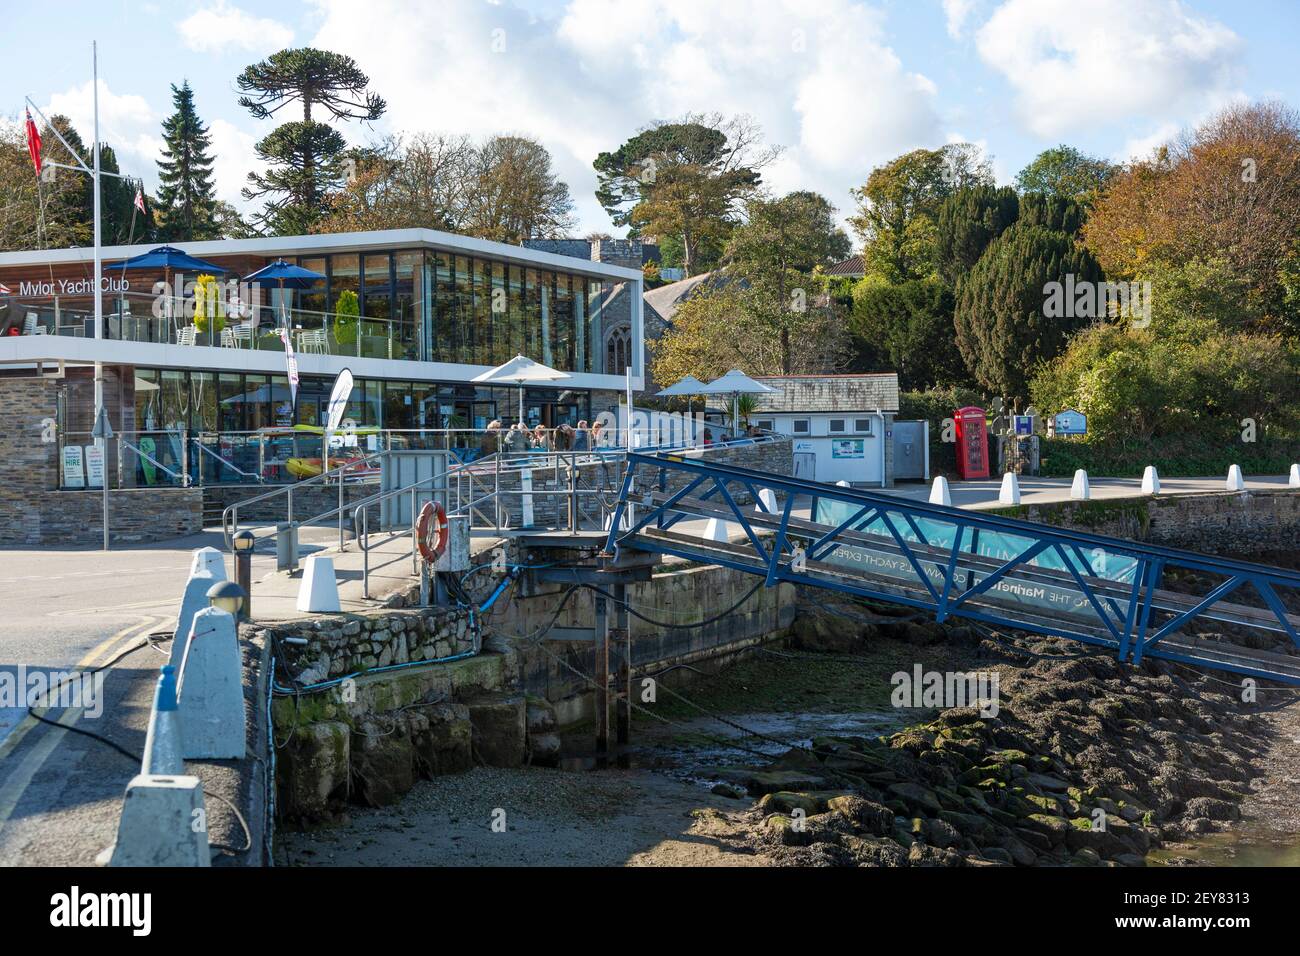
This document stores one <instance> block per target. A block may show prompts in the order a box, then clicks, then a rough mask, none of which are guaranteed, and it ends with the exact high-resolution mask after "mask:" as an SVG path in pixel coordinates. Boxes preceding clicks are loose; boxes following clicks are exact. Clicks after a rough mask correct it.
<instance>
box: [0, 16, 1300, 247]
mask: <svg viewBox="0 0 1300 956" xmlns="http://www.w3.org/2000/svg"><path fill="white" fill-rule="evenodd" d="M4 6H5V8H6V9H5V12H4V18H3V19H4V27H3V39H0V116H4V117H8V118H10V119H14V118H17V117H19V116H20V115H21V112H22V108H23V96H24V95H29V96H31V98H32V100H33V101H34V102H35V103H36V104H37V106H38V107H39V108H40V109H41V110H42V111H44V112H45V113H46V114H47V115H48V114H49V113H50V112H51V111H57V112H61V113H65V114H67V115H68V116H70V117H71V118H72V120H73V122H74V124H75V125H76V126H77V128H78V130H79V131H80V132H81V133H82V135H83V137H84V138H85V139H86V140H87V141H89V140H90V138H91V115H92V111H91V92H92V84H91V79H90V77H91V57H90V50H91V42H92V41H94V40H97V41H98V42H99V69H100V123H101V137H102V139H103V140H105V141H107V142H109V143H111V144H112V145H113V147H114V148H115V149H116V150H117V153H118V158H119V163H120V164H121V166H122V167H123V170H124V171H125V172H127V173H129V174H132V175H137V176H142V177H143V178H144V180H145V183H146V185H147V186H148V187H149V188H151V189H152V188H153V187H156V185H157V167H156V161H157V158H158V154H159V150H160V147H161V142H162V140H161V130H160V124H161V122H162V120H163V119H164V118H165V117H166V116H167V115H168V113H170V111H171V105H172V104H171V91H170V84H173V83H175V84H178V85H179V83H180V82H181V81H182V80H186V79H188V80H189V82H190V85H191V86H192V87H193V88H194V92H195V101H196V105H197V107H198V110H199V113H200V116H201V117H202V118H203V120H204V121H205V122H207V123H208V124H209V125H210V127H211V130H212V135H213V144H214V145H213V152H214V154H215V156H216V165H215V172H216V185H217V191H218V194H219V196H220V197H221V198H223V199H226V200H229V201H231V202H233V203H235V204H236V206H238V207H239V208H241V209H244V210H245V211H248V210H249V209H250V204H248V203H246V202H245V201H244V200H243V199H241V198H240V196H239V190H240V187H241V186H242V185H243V184H244V179H245V177H246V175H247V173H248V171H249V170H251V169H255V168H257V167H258V163H257V159H256V155H255V153H254V144H255V143H256V142H257V141H258V140H259V139H260V138H261V137H263V136H265V135H267V133H269V132H270V131H271V129H272V128H273V127H274V125H275V123H274V121H272V120H255V119H253V117H252V116H250V115H249V114H248V113H247V111H245V110H243V109H241V108H240V106H239V104H238V99H239V93H238V92H237V91H236V89H235V85H234V80H235V77H236V76H237V75H238V74H239V72H240V71H241V70H242V69H243V68H244V67H245V66H247V65H248V64H250V63H254V62H256V61H258V60H260V59H262V58H263V57H265V56H267V55H269V54H271V53H274V52H275V51H277V50H280V49H283V48H285V47H288V46H306V45H310V46H316V47H321V48H324V49H328V50H333V51H336V52H340V53H346V54H348V55H350V56H352V57H353V58H354V59H355V60H356V61H357V64H358V65H359V66H360V68H361V69H362V70H364V71H365V72H366V73H367V74H369V76H370V78H371V89H372V90H374V91H375V92H378V93H379V94H380V95H381V96H383V97H384V98H385V99H386V100H387V101H388V112H387V114H386V115H385V116H384V117H383V118H382V119H381V120H379V121H378V122H376V123H375V124H374V125H373V127H368V126H366V125H363V124H360V123H355V122H353V123H348V124H344V125H341V126H340V127H339V129H340V130H341V131H342V132H343V133H344V135H345V136H347V137H348V139H349V140H350V141H352V142H354V143H358V144H361V143H365V142H367V141H369V140H372V139H374V138H377V137H379V136H381V135H385V134H390V133H401V134H411V133H415V132H421V131H424V132H435V133H437V132H441V133H451V134H462V133H463V134H469V135H471V136H473V137H476V138H481V137H485V136H488V135H491V134H495V133H517V134H523V135H527V136H530V137H533V138H534V139H537V140H539V141H540V142H542V143H543V144H544V145H545V146H546V147H547V148H548V149H549V150H550V152H551V155H552V157H553V159H554V162H555V166H556V169H557V171H558V173H559V174H560V176H561V178H562V179H564V181H565V182H567V183H568V184H569V187H570V189H571V191H572V194H573V197H574V200H575V206H576V210H575V211H576V215H577V218H578V222H579V228H578V229H577V230H576V234H577V235H585V234H587V233H589V232H592V231H602V232H611V233H613V234H614V235H621V234H622V230H620V229H615V228H614V227H613V226H612V225H611V224H610V222H609V219H608V217H607V216H606V215H605V212H604V211H603V210H602V209H601V208H600V205H599V204H598V203H597V202H596V200H595V196H594V190H595V185H596V180H595V173H594V171H593V170H592V167H591V162H592V160H593V159H594V158H595V157H596V155H597V153H599V152H600V151H602V150H612V149H615V148H616V147H617V146H618V145H619V144H620V143H622V142H623V141H624V140H625V139H627V138H628V137H629V136H631V135H633V134H635V133H636V132H637V131H638V130H639V129H641V128H643V127H644V126H646V125H647V124H650V123H652V122H654V121H655V120H661V119H674V118H678V117H680V116H682V115H684V114H687V113H692V112H721V113H723V114H726V115H733V114H741V113H744V114H749V115H750V116H752V117H753V118H754V119H755V120H757V121H758V123H759V124H760V125H761V127H762V129H763V131H764V133H765V136H766V140H767V142H769V143H774V144H780V145H781V146H782V147H784V149H783V152H782V154H781V156H780V157H779V159H778V160H777V161H776V162H775V163H773V164H772V165H771V166H770V167H769V168H768V169H767V170H765V172H764V180H765V182H766V184H767V186H768V187H769V188H770V189H771V190H772V191H773V192H774V193H777V194H780V193H784V192H788V191H790V190H793V189H814V190H816V191H818V192H821V193H822V194H823V195H825V196H826V197H827V198H828V199H829V200H830V201H831V202H832V203H834V204H835V205H836V206H837V207H838V209H839V210H840V213H841V216H842V217H847V216H848V215H849V214H850V213H851V212H852V210H853V205H854V201H853V198H852V196H851V195H850V192H849V191H850V190H851V189H852V188H854V187H856V186H860V185H862V183H864V182H865V181H866V178H867V176H868V174H869V173H870V171H871V170H872V168H873V167H875V166H877V165H879V164H881V163H883V162H887V161H888V160H890V159H892V158H893V157H895V156H897V155H899V154H900V153H903V152H906V151H908V150H910V149H915V148H918V147H927V148H936V147H938V146H941V145H943V144H944V143H947V142H954V141H969V142H973V143H976V144H977V145H979V146H980V147H981V148H982V149H983V150H984V151H985V153H986V155H988V156H989V158H990V159H991V162H992V164H993V169H994V173H995V175H996V176H997V178H998V180H999V181H1000V182H1002V183H1009V182H1011V181H1012V180H1013V179H1014V177H1015V174H1016V172H1017V171H1019V170H1020V169H1021V168H1022V167H1023V166H1024V165H1025V164H1026V163H1028V162H1029V161H1030V160H1031V159H1032V158H1033V157H1034V156H1035V155H1037V154H1038V153H1039V152H1040V151H1042V150H1043V149H1046V148H1049V147H1051V146H1054V145H1057V144H1059V143H1069V144H1071V145H1073V146H1076V147H1078V148H1080V149H1082V150H1084V151H1085V152H1087V153H1090V154H1093V155H1097V156H1102V157H1105V158H1108V159H1111V160H1113V161H1116V162H1122V161H1125V160H1127V159H1129V158H1130V157H1133V156H1142V155H1145V154H1147V153H1148V152H1149V151H1150V150H1151V149H1152V148H1153V147H1155V146H1157V145H1159V144H1160V143H1161V142H1164V141H1166V140H1167V139H1168V138H1170V137H1171V136H1173V135H1175V134H1176V133H1177V132H1178V131H1179V130H1180V129H1183V128H1187V127H1189V126H1194V125H1195V124H1196V123H1198V122H1200V121H1202V120H1204V119H1205V118H1207V117H1208V116H1210V115H1211V114H1213V113H1214V112H1215V111H1216V110H1218V109H1220V108H1221V107H1223V106H1224V105H1226V104H1229V103H1231V102H1234V101H1239V100H1251V101H1253V100H1261V99H1281V100H1284V101H1286V102H1288V103H1289V104H1290V105H1292V106H1293V107H1296V108H1300V71H1297V70H1296V69H1295V58H1296V49H1297V40H1300V3H1296V2H1295V0H861V2H859V0H495V2H492V0H436V2H427V0H426V2H418V0H306V2H301V3H296V2H290V0H279V2H265V0H175V2H157V0H98V2H83V0H71V2H65V3H61V4H58V5H57V7H49V6H47V5H44V4H30V3H28V4H21V5H19V4H16V3H11V2H5V4H4Z"/></svg>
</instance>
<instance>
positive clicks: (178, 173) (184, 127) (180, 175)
mask: <svg viewBox="0 0 1300 956" xmlns="http://www.w3.org/2000/svg"><path fill="white" fill-rule="evenodd" d="M172 107H173V112H172V115H171V116H169V117H167V119H165V120H163V151H162V159H160V160H159V161H158V198H157V201H156V208H157V212H158V215H159V218H160V219H161V221H162V227H161V229H160V233H161V236H162V238H164V239H168V240H172V241H188V240H195V239H218V238H220V237H221V227H220V225H219V224H218V222H217V221H216V195H215V193H214V190H213V185H212V155H211V153H210V152H209V150H210V149H211V147H212V137H211V135H210V134H209V133H208V128H207V127H206V126H205V125H203V121H202V120H200V119H199V114H198V112H197V111H196V110H195V108H194V91H193V90H191V89H190V84H189V81H185V82H183V83H182V84H181V85H180V87H179V88H178V87H177V86H176V85H175V84H172Z"/></svg>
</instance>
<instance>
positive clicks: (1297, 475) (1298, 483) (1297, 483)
mask: <svg viewBox="0 0 1300 956" xmlns="http://www.w3.org/2000/svg"><path fill="white" fill-rule="evenodd" d="M1286 485H1287V487H1288V488H1300V465H1292V466H1291V477H1290V478H1288V479H1287V482H1286Z"/></svg>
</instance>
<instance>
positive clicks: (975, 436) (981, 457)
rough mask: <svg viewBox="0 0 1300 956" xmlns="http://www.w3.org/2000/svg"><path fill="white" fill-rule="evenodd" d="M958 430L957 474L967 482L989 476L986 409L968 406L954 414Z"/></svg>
mask: <svg viewBox="0 0 1300 956" xmlns="http://www.w3.org/2000/svg"><path fill="white" fill-rule="evenodd" d="M953 422H954V423H955V424H956V430H957V473H958V474H959V475H961V477H962V479H963V480H965V481H970V480H971V479H972V478H987V477H988V476H989V435H988V426H987V425H986V424H985V421H984V409H982V408H976V407H975V406H973V405H968V406H967V407H965V408H959V409H957V411H956V412H954V413H953Z"/></svg>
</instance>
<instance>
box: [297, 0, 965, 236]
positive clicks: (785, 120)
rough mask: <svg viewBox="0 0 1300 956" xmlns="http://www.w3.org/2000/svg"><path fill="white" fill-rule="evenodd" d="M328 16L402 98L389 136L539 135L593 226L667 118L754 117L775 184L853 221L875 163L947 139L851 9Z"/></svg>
mask: <svg viewBox="0 0 1300 956" xmlns="http://www.w3.org/2000/svg"><path fill="white" fill-rule="evenodd" d="M316 6H317V8H318V13H319V15H320V29H319V32H318V34H317V35H316V37H315V38H314V39H313V40H312V43H313V45H316V46H321V47H324V48H326V49H339V50H347V51H348V53H349V54H350V55H352V56H353V57H355V58H356V60H357V63H358V65H359V66H360V67H361V68H362V69H363V70H365V71H366V72H367V73H368V74H369V75H370V77H371V81H372V88H373V89H374V90H375V91H377V92H378V93H379V94H380V95H382V96H384V97H385V98H386V99H387V101H388V104H389V112H388V115H387V117H386V118H385V120H384V122H385V123H386V124H387V126H389V127H390V128H391V129H394V130H401V131H411V132H414V131H417V130H431V131H442V132H448V133H468V134H470V135H473V136H476V137H478V136H485V135H489V134H492V133H498V132H517V133H521V134H524V135H529V136H532V137H534V138H536V139H538V140H540V141H541V142H542V143H543V144H545V145H546V146H547V148H548V149H550V151H551V154H552V156H553V157H554V158H555V162H556V167H557V169H558V171H559V173H560V175H561V176H562V177H563V178H564V179H565V181H566V182H568V183H569V186H570V188H571V190H572V192H573V195H574V198H575V200H576V202H577V206H578V214H579V217H580V220H581V223H582V229H583V230H590V229H597V228H600V229H608V228H609V224H608V221H607V219H606V217H605V214H604V212H603V211H602V210H601V209H600V207H599V205H598V204H597V203H596V201H595V198H594V196H593V193H594V190H595V185H596V179H595V173H594V171H593V170H592V167H591V163H592V161H593V160H594V159H595V157H596V154H597V153H598V152H600V151H601V150H608V149H613V148H615V147H617V146H618V145H619V144H620V143H621V142H623V141H624V140H625V139H627V137H628V136H630V135H632V134H633V133H635V132H636V131H637V130H638V129H640V128H641V127H643V126H645V125H647V124H648V123H651V122H653V121H654V120H657V119H671V118H675V117H678V116H681V115H682V114H684V113H687V112H713V111H717V112H721V113H723V114H724V115H733V114H737V113H747V114H750V115H752V116H753V117H754V118H755V119H756V120H757V121H758V122H759V123H760V124H761V125H762V127H763V129H764V131H765V133H766V135H767V139H768V141H769V142H773V143H780V144H784V145H785V146H786V147H787V149H786V153H785V155H784V156H783V157H782V159H781V161H780V162H779V163H777V164H775V165H774V166H773V167H772V168H771V169H769V170H768V171H767V175H766V179H767V181H768V183H769V185H771V186H772V188H774V189H776V190H779V191H785V190H789V189H795V188H812V189H817V190H819V191H821V192H822V193H823V194H824V195H826V197H827V198H828V199H830V200H831V202H833V203H835V204H836V205H837V206H839V207H840V209H841V210H842V211H845V210H847V208H848V207H849V206H850V204H851V199H850V197H849V195H848V190H849V189H850V188H851V187H854V186H858V185H861V184H862V182H864V181H865V179H866V176H867V174H868V173H869V172H870V170H871V168H872V167H873V166H874V165H877V164H879V163H881V162H884V161H886V160H888V159H890V158H891V157H893V156H895V155H897V154H898V153H899V152H901V151H903V150H906V149H912V148H915V147H917V146H923V145H925V146H934V145H937V144H939V143H942V142H943V133H942V124H941V123H940V120H939V116H938V113H937V110H936V107H935V103H934V101H935V97H936V90H935V87H934V84H933V83H932V82H931V81H930V80H929V79H928V78H927V77H925V76H923V75H921V74H919V73H916V72H912V71H909V70H908V69H907V68H906V66H905V65H904V64H903V63H902V62H901V61H900V60H899V58H898V56H897V55H896V54H895V53H894V51H893V50H892V49H891V48H890V46H889V44H888V40H887V37H886V35H885V30H884V26H883V22H882V19H881V16H880V14H879V13H878V12H877V11H875V10H874V9H872V8H870V7H867V6H864V5H862V4H860V3H855V2H851V0H730V2H728V3H725V4H710V3H700V2H698V0H645V2H641V3H628V2H626V0H570V2H569V3H568V4H567V6H566V7H565V8H564V9H563V12H562V13H561V14H560V15H559V17H558V18H555V19H546V18H542V17H535V16H532V15H530V14H528V13H526V12H524V11H522V10H520V9H518V8H516V7H514V6H511V5H507V4H491V5H489V4H482V3H478V2H472V0H444V2H442V3H439V4H438V5H437V6H436V7H434V6H429V7H423V6H422V7H418V8H415V7H412V6H411V5H410V4H406V3H402V2H400V0H371V2H368V3H367V4H366V5H365V6H364V7H359V6H358V5H357V4H355V3H351V2H347V0H317V3H316ZM345 133H346V135H349V136H352V137H354V138H358V137H360V136H361V135H362V134H361V133H360V131H359V128H358V127H357V126H356V125H355V124H349V125H348V127H347V129H346V130H345Z"/></svg>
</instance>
